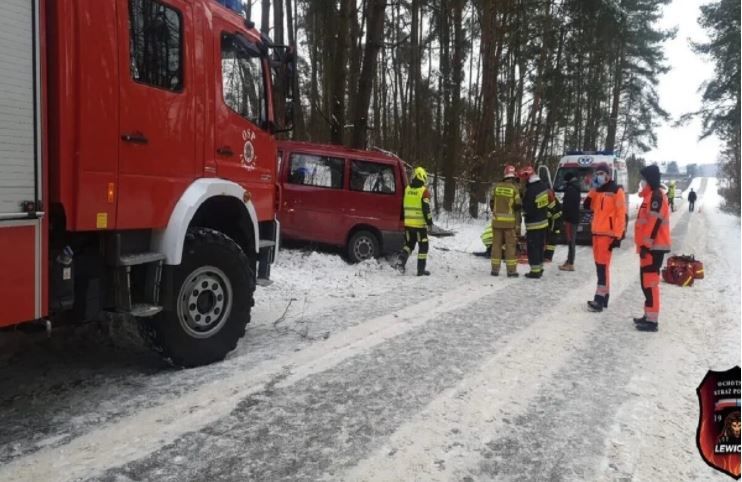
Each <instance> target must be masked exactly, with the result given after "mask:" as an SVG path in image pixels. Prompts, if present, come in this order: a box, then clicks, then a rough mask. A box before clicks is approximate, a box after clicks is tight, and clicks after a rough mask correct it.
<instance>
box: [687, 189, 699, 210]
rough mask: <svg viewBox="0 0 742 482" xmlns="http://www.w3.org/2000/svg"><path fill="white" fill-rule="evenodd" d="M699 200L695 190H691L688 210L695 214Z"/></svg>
mask: <svg viewBox="0 0 742 482" xmlns="http://www.w3.org/2000/svg"><path fill="white" fill-rule="evenodd" d="M697 199H698V194H696V192H695V191H694V190H693V188H690V192H689V193H688V208H689V209H690V212H693V208H694V207H696V200H697Z"/></svg>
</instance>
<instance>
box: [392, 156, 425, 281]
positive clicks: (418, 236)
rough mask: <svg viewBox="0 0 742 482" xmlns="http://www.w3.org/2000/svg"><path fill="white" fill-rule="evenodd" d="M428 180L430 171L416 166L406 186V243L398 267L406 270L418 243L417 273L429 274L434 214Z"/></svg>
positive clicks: (404, 209)
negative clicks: (431, 210)
mask: <svg viewBox="0 0 742 482" xmlns="http://www.w3.org/2000/svg"><path fill="white" fill-rule="evenodd" d="M427 182H428V173H427V172H426V171H425V169H423V168H422V167H417V168H415V174H414V177H413V179H412V181H410V185H409V186H407V188H405V192H404V200H403V201H402V203H403V206H402V207H403V211H404V213H403V214H404V235H405V245H404V247H403V248H402V252H401V253H400V254H399V258H398V261H397V269H398V270H399V271H401V272H402V273H404V272H405V265H406V264H407V259H408V258H409V257H410V254H411V253H412V251H413V250H414V249H415V244H417V245H418V250H417V275H418V276H429V275H430V271H427V270H426V269H425V265H426V264H427V262H428V228H432V227H433V216H432V214H431V213H430V192H428V188H427V187H425V185H426V184H427Z"/></svg>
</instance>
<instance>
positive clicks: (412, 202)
mask: <svg viewBox="0 0 742 482" xmlns="http://www.w3.org/2000/svg"><path fill="white" fill-rule="evenodd" d="M415 181H416V180H413V182H411V183H410V185H409V186H407V188H406V189H405V191H404V201H403V208H404V225H405V227H406V228H424V227H425V226H429V225H432V224H433V217H432V216H431V214H430V193H429V192H428V190H427V189H426V188H425V186H424V185H422V183H421V182H418V183H416V182H415Z"/></svg>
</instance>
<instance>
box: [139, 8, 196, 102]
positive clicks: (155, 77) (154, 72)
mask: <svg viewBox="0 0 742 482" xmlns="http://www.w3.org/2000/svg"><path fill="white" fill-rule="evenodd" d="M129 62H130V65H129V70H130V72H131V77H132V78H133V79H134V80H136V81H138V82H142V83H145V84H148V85H151V86H153V87H159V88H161V89H166V90H171V91H174V92H177V91H180V90H182V89H183V25H182V21H181V15H180V12H178V11H177V10H175V9H173V8H171V7H168V6H166V5H163V4H162V3H160V2H157V1H155V0H129Z"/></svg>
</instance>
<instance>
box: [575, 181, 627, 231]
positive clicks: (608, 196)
mask: <svg viewBox="0 0 742 482" xmlns="http://www.w3.org/2000/svg"><path fill="white" fill-rule="evenodd" d="M585 209H591V210H592V211H593V222H592V225H591V229H592V232H593V235H598V236H612V237H614V238H618V239H623V236H624V231H625V230H626V194H625V193H624V190H623V188H622V187H621V186H619V185H618V184H616V183H615V182H614V181H609V182H608V183H606V184H605V185H603V186H601V187H600V188H598V189H591V190H590V192H589V193H587V199H585Z"/></svg>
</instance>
